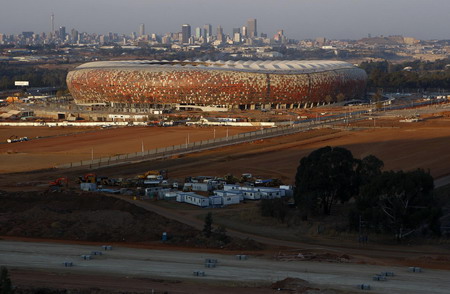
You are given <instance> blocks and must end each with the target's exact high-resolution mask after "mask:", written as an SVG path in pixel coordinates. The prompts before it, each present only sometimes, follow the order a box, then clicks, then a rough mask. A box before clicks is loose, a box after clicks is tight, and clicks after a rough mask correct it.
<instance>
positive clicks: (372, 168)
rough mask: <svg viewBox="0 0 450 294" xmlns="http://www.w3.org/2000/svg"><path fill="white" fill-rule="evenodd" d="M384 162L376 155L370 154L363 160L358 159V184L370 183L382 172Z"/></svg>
mask: <svg viewBox="0 0 450 294" xmlns="http://www.w3.org/2000/svg"><path fill="white" fill-rule="evenodd" d="M383 166H384V163H383V161H381V160H380V159H379V158H378V157H376V156H374V155H368V156H366V157H364V158H363V159H361V160H356V175H357V179H358V186H359V187H361V186H364V185H366V184H368V183H369V182H370V181H371V180H372V179H373V178H375V177H376V176H379V175H380V174H381V170H382V169H383Z"/></svg>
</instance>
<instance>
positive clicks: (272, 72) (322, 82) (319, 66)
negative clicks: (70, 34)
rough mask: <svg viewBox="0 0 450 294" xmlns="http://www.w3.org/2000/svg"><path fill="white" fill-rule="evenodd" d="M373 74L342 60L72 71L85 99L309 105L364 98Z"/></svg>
mask: <svg viewBox="0 0 450 294" xmlns="http://www.w3.org/2000/svg"><path fill="white" fill-rule="evenodd" d="M366 83H367V74H366V73H365V71H364V70H362V69H359V68H357V67H355V66H354V65H352V64H349V63H346V62H341V61H327V60H324V61H295V60H294V61H245V62H243V61H237V62H233V61H227V62H222V61H215V62H210V61H206V62H192V61H183V62H180V61H106V62H90V63H86V64H83V65H80V66H79V67H77V68H75V69H74V70H72V71H71V72H69V74H68V76H67V85H68V88H69V90H70V92H71V94H72V96H73V97H74V99H75V101H76V102H77V103H79V104H95V103H105V102H114V103H130V104H172V103H175V104H195V105H214V106H226V107H233V106H238V105H256V104H260V105H267V104H270V105H277V104H286V105H294V104H296V105H304V104H305V103H320V102H331V101H336V99H337V97H338V95H339V94H342V95H343V97H345V99H346V100H351V99H356V98H362V97H363V95H364V93H365V88H366Z"/></svg>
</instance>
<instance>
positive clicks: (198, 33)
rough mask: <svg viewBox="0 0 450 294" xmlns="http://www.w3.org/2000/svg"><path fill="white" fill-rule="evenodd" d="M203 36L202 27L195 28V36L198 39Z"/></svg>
mask: <svg viewBox="0 0 450 294" xmlns="http://www.w3.org/2000/svg"><path fill="white" fill-rule="evenodd" d="M201 36H202V29H201V28H199V27H197V28H195V37H196V38H197V39H200V37H201Z"/></svg>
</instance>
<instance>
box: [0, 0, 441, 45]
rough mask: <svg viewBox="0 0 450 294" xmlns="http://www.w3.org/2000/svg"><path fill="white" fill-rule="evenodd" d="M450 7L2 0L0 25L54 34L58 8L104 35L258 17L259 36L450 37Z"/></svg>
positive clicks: (402, 2) (289, 0)
mask: <svg viewBox="0 0 450 294" xmlns="http://www.w3.org/2000/svg"><path fill="white" fill-rule="evenodd" d="M392 2H394V3H392ZM199 8H201V9H199ZM449 10H450V1H446V0H432V1H425V0H409V1H407V0H396V1H387V0H379V1H368V0H341V1H335V0H322V1H312V0H304V1H295V0H282V1H278V2H276V3H274V2H273V1H269V0H259V2H258V4H256V3H255V1H249V0H241V1H236V0H231V1H228V2H226V3H223V2H220V1H216V0H209V1H206V0H171V1H151V2H149V1H144V0H130V1H127V2H126V3H125V2H123V1H118V0H117V1H114V0H111V1H105V0H98V1H95V2H93V1H86V0H80V1H77V2H76V3H72V2H70V1H67V0H63V1H56V0H41V1H39V2H37V1H31V0H19V1H14V2H11V3H3V4H2V10H1V11H0V31H1V33H6V34H20V33H21V32H23V31H34V32H37V33H39V32H50V31H51V15H52V14H54V26H55V28H59V27H61V26H65V27H66V28H68V29H69V30H70V29H71V28H75V29H77V30H78V31H80V32H92V33H99V34H105V33H107V32H117V33H120V34H127V35H128V34H130V33H131V32H138V28H139V24H144V25H145V31H146V33H147V34H151V33H156V34H165V33H167V32H179V31H180V28H181V25H182V24H186V23H189V24H190V25H191V27H192V28H195V27H203V26H204V24H209V23H210V24H212V26H213V27H215V28H217V26H219V25H220V26H221V27H222V28H223V30H224V33H225V34H229V35H231V34H232V29H233V28H235V27H242V26H243V25H246V23H247V21H248V20H249V19H257V20H258V34H260V33H266V34H268V35H273V34H274V33H276V32H277V31H278V30H281V29H282V30H284V31H285V32H286V34H287V35H289V37H291V38H294V39H308V38H316V37H319V36H323V37H326V38H329V39H359V38H363V37H366V36H367V35H368V34H371V35H372V36H377V35H385V36H387V35H405V36H412V37H416V38H419V39H423V40H427V39H450V34H449V33H448V30H447V28H448V27H449V26H450V18H448V11H449ZM15 12H17V13H19V12H20V15H21V17H17V13H15Z"/></svg>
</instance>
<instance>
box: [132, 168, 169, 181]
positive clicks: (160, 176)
mask: <svg viewBox="0 0 450 294" xmlns="http://www.w3.org/2000/svg"><path fill="white" fill-rule="evenodd" d="M137 178H138V179H152V180H159V181H162V180H165V179H167V170H165V169H162V170H149V171H147V172H145V173H143V174H141V175H138V176H137Z"/></svg>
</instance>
